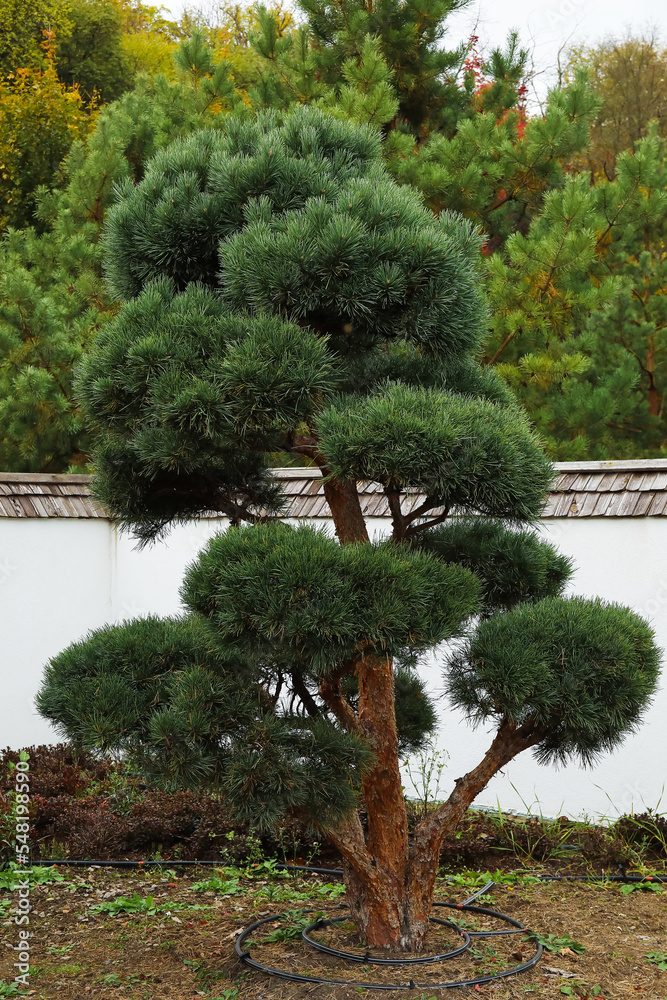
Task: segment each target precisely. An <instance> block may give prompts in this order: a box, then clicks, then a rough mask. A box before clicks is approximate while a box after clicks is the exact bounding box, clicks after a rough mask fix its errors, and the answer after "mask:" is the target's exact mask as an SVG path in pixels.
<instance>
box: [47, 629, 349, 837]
mask: <svg viewBox="0 0 667 1000" xmlns="http://www.w3.org/2000/svg"><path fill="white" fill-rule="evenodd" d="M261 678H262V674H261V665H255V666H254V667H253V665H252V664H251V662H250V661H249V660H248V658H245V659H242V658H241V657H237V656H235V655H234V653H233V652H230V651H229V650H227V651H222V652H221V650H220V648H218V645H217V644H216V637H215V636H214V635H213V633H211V632H210V630H209V629H208V627H207V625H206V622H205V621H204V620H203V619H200V618H198V617H197V616H193V617H190V618H186V619H159V618H153V617H150V618H146V619H137V620H135V621H130V622H124V623H122V624H121V625H113V626H107V627H105V628H101V629H97V630H95V631H93V632H91V633H89V635H88V636H87V637H86V638H85V639H83V640H81V641H80V642H77V643H74V644H73V645H71V646H69V647H68V648H67V649H66V650H64V651H63V652H62V653H60V654H59V655H58V656H56V657H54V658H53V659H52V660H51V662H50V663H49V664H48V666H47V668H46V676H45V680H44V684H43V686H42V689H41V691H40V694H39V696H38V699H37V705H38V708H39V710H40V712H41V714H42V715H44V716H45V717H46V718H47V719H50V720H51V721H52V722H53V723H55V724H56V726H57V727H58V729H59V730H60V731H61V733H62V734H63V735H64V736H65V738H66V739H67V740H69V741H70V742H71V743H73V744H74V745H75V746H77V747H82V748H90V749H93V750H98V749H102V750H109V749H114V750H117V751H120V752H121V753H123V755H124V756H125V757H126V758H127V759H128V760H129V761H131V763H132V764H133V765H134V766H136V767H137V768H138V769H139V770H140V771H141V772H142V773H143V774H144V775H145V776H146V777H147V778H148V779H149V780H151V781H153V782H155V783H156V784H158V785H160V786H161V787H164V788H167V789H170V790H174V789H178V788H182V787H184V786H185V787H188V786H190V787H200V786H207V787H213V788H218V789H219V790H221V791H222V793H223V794H224V796H225V799H226V802H227V805H228V807H229V809H230V810H232V811H233V812H234V813H235V814H236V815H237V816H238V817H239V818H240V819H242V820H247V821H249V822H251V823H252V824H253V825H255V826H257V827H258V828H267V827H271V826H272V825H273V824H274V823H275V822H276V820H277V819H278V818H279V817H280V816H281V815H284V814H285V813H286V812H290V811H292V812H296V813H297V814H300V815H301V816H302V817H303V818H304V819H306V820H307V821H309V822H313V823H315V822H320V823H324V824H326V823H327V822H329V823H335V822H336V820H337V819H338V818H339V817H340V816H341V815H343V814H345V812H347V811H348V810H349V809H350V808H351V807H352V806H353V804H354V801H355V797H354V788H353V786H352V784H351V781H350V777H351V776H352V775H354V774H356V775H357V776H358V774H359V769H360V768H362V767H363V766H365V764H366V763H367V761H368V760H369V753H368V751H367V749H366V748H365V747H364V746H363V745H361V744H360V743H359V741H358V740H356V739H354V738H353V737H350V736H348V735H347V734H346V733H342V732H340V731H339V730H337V729H336V727H335V726H333V724H332V723H331V722H330V721H329V720H328V719H327V718H326V716H325V715H321V716H320V717H318V718H315V719H311V720H304V719H303V718H301V717H300V716H298V715H290V714H289V713H288V712H285V713H282V714H280V713H279V714H278V715H274V712H273V705H272V704H271V703H270V702H269V701H268V700H267V698H266V694H265V692H264V688H263V686H262V684H261V683H260V681H261Z"/></svg>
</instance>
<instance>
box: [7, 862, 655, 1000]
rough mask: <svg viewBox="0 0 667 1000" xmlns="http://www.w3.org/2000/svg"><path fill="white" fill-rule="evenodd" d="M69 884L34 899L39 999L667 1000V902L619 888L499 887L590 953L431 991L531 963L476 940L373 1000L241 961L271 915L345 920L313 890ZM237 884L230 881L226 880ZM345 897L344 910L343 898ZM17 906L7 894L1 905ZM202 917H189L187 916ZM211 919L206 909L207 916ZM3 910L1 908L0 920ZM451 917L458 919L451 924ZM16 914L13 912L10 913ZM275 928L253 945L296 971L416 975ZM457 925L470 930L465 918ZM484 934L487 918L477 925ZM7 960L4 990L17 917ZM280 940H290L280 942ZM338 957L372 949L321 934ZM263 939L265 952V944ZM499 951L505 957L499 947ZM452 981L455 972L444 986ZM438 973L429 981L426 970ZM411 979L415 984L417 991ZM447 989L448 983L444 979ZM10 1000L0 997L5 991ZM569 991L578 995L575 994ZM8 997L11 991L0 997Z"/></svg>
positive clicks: (456, 891)
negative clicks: (135, 900)
mask: <svg viewBox="0 0 667 1000" xmlns="http://www.w3.org/2000/svg"><path fill="white" fill-rule="evenodd" d="M64 874H65V876H66V881H65V882H62V883H52V884H46V885H42V886H35V887H34V888H33V889H32V894H31V904H32V922H31V930H32V931H33V932H34V935H35V936H34V939H33V940H32V942H31V953H32V978H31V981H30V987H31V991H32V992H31V995H32V996H33V997H35V998H36V1000H56V998H57V1000H85V998H87V997H95V998H98V1000H120V998H135V1000H163V998H164V1000H192V998H195V997H197V996H202V997H208V998H209V1000H213V998H218V997H223V998H225V1000H235V993H234V991H235V990H237V991H238V992H237V993H236V997H238V998H240V1000H306V998H308V1000H348V998H357V997H359V996H360V995H362V994H363V995H365V996H367V997H372V996H374V997H381V996H387V997H392V996H395V997H397V998H398V997H406V998H407V997H410V998H417V997H419V998H423V1000H430V998H431V997H436V998H440V997H449V998H455V997H462V998H464V997H473V996H476V997H487V998H488V997H498V998H502V997H507V998H509V997H512V998H514V997H533V996H534V997H551V998H558V1000H563V998H564V997H565V996H567V995H570V996H573V997H581V998H587V997H589V996H590V997H593V996H597V997H598V1000H623V998H629V997H633V998H636V997H646V998H651V1000H665V998H667V972H663V971H660V970H659V969H658V968H657V966H656V965H655V964H651V963H650V962H648V961H647V960H646V958H645V956H646V955H648V954H650V953H656V952H667V892H665V891H663V892H660V893H658V892H650V891H634V892H632V893H630V894H629V895H621V894H620V892H619V889H618V887H617V886H611V885H599V884H582V883H566V882H561V883H541V884H534V885H516V886H515V887H511V886H507V885H501V886H497V887H496V888H495V889H494V890H493V892H492V894H491V896H490V897H489V896H487V897H484V898H483V899H480V900H479V901H478V902H479V903H480V904H482V905H485V906H489V907H490V908H493V909H497V910H500V911H502V912H504V913H507V914H509V915H511V916H513V917H515V918H516V919H519V920H521V921H523V922H524V923H525V924H526V925H527V926H529V927H530V928H531V929H532V930H534V931H535V932H537V933H539V934H543V935H546V934H553V935H555V936H556V937H564V936H566V935H569V937H570V938H571V939H572V940H573V941H576V942H579V943H581V944H582V945H584V946H585V948H586V950H585V952H584V953H583V954H581V955H577V954H575V953H574V952H572V951H571V949H570V950H568V949H566V948H564V949H563V950H562V953H550V952H546V953H545V955H544V957H543V958H542V960H541V961H540V963H539V964H538V965H537V966H536V967H535V968H534V969H531V970H529V971H528V972H524V973H521V974H520V975H518V976H516V977H513V978H512V979H507V980H501V981H499V982H498V983H494V984H492V985H487V986H482V987H478V988H476V989H474V990H473V989H469V988H464V989H459V990H457V991H455V992H452V991H451V990H438V989H435V988H432V987H430V986H429V983H433V982H436V981H438V980H439V977H440V976H442V978H443V979H446V980H449V979H451V978H455V977H458V976H459V975H462V976H468V975H471V974H472V975H473V976H476V975H479V974H480V973H482V974H483V973H484V972H485V971H486V970H490V969H492V968H496V967H502V966H503V962H506V963H509V964H510V965H515V964H517V961H518V960H519V959H522V960H523V959H524V956H525V957H529V955H530V954H532V948H533V946H532V944H531V943H530V942H526V941H524V940H523V935H513V936H511V937H508V938H494V939H485V940H484V939H483V940H481V941H477V942H474V946H475V953H472V954H470V953H469V954H468V955H467V956H466V957H465V958H461V959H456V960H454V961H452V962H448V963H446V966H444V967H443V966H438V967H437V968H434V969H430V970H429V967H428V966H426V967H420V968H419V972H418V973H413V974H412V978H414V980H415V982H417V983H423V984H424V985H423V987H422V988H421V989H415V990H409V989H408V990H405V991H400V992H395V993H394V992H387V993H385V992H376V991H371V990H363V991H360V990H359V988H355V987H354V986H327V985H313V984H301V983H290V982H286V981H281V980H279V979H273V978H269V977H267V976H265V975H262V974H261V973H258V972H253V971H248V970H247V967H245V966H243V965H241V964H240V963H239V962H238V960H237V958H236V956H235V953H234V941H235V939H236V936H237V934H238V933H239V931H240V929H241V928H243V927H245V926H247V925H248V924H251V923H253V922H255V921H257V920H259V919H261V918H262V917H264V916H269V915H274V914H275V915H280V914H282V913H284V912H285V911H296V910H299V909H306V908H309V909H310V908H312V909H313V910H314V911H315V913H317V912H323V913H325V914H326V915H332V916H340V915H341V913H342V912H343V911H341V910H339V909H337V907H338V906H339V905H340V904H341V902H343V903H344V896H342V897H336V896H335V892H336V890H335V889H334V890H333V892H331V891H330V890H327V889H326V888H323V886H324V883H323V882H322V881H321V880H317V879H314V878H312V877H311V878H308V879H296V878H294V877H288V878H285V879H279V880H271V881H269V880H265V879H253V880H250V879H247V880H246V879H243V878H241V880H240V884H239V887H238V890H239V891H236V893H235V894H233V895H227V896H222V895H220V893H219V892H217V893H216V892H212V891H211V892H194V891H192V889H191V886H192V885H193V884H194V883H195V882H199V881H202V880H203V879H208V878H210V876H211V874H212V871H211V869H202V870H199V871H192V870H188V872H187V874H183V875H181V874H179V875H177V876H174V875H173V873H165V872H162V873H159V872H156V871H150V870H145V871H138V872H129V873H128V872H116V871H110V870H108V869H99V868H96V869H84V870H77V871H76V872H73V871H71V870H70V871H68V870H64ZM223 878H225V876H223ZM135 894H138V896H139V897H140V898H145V897H147V896H152V897H153V900H154V905H155V907H156V908H157V912H156V913H153V914H152V915H151V914H138V913H133V914H120V915H117V916H113V915H110V914H104V913H98V914H93V913H91V912H90V911H91V907H94V906H96V905H99V904H100V903H105V902H107V903H110V902H111V903H112V902H113V901H114V900H116V899H118V897H120V896H124V897H132V896H134V895H135ZM470 894H471V891H470V890H468V889H466V888H465V887H461V886H452V885H446V884H445V883H444V882H443V883H442V884H440V885H439V889H438V892H437V894H436V896H437V898H439V899H445V900H447V901H450V902H459V901H462V900H463V899H464V898H466V896H468V895H470ZM332 897H333V898H332ZM3 901H4V902H5V903H7V902H10V903H11V902H12V894H11V893H9V892H7V891H3V892H1V893H0V905H1V904H2V902H3ZM193 906H196V907H199V908H198V909H189V908H188V907H193ZM202 907H204V908H202ZM1 912H2V911H1V910H0V913H1ZM451 912H452V911H445V916H449V914H450V913H451ZM5 913H6V911H5ZM298 919H299V916H298V914H295V915H293V916H292V917H291V918H290V919H288V920H287V921H281V920H275V921H272V922H271V924H269V925H264V927H263V928H262V929H261V931H260V930H258V932H257V933H253V939H255V940H256V941H257V944H256V945H254V946H252V947H251V948H250V950H251V953H252V955H253V957H255V958H257V959H258V960H259V961H262V962H266V963H267V964H271V965H275V966H279V967H281V968H285V969H287V970H289V971H291V972H301V973H305V974H310V975H312V974H319V973H322V974H323V975H327V976H330V977H332V978H336V979H346V980H357V981H363V980H366V981H368V980H370V979H372V981H374V982H382V981H387V982H389V981H392V977H394V981H398V982H405V981H406V973H405V969H400V968H399V969H397V970H392V969H390V968H382V967H378V966H373V967H368V966H362V965H349V964H346V965H343V964H342V963H341V962H339V961H338V960H336V959H333V958H329V957H327V956H325V955H322V954H320V953H318V952H315V951H312V950H311V949H309V948H307V946H306V945H304V944H303V942H302V941H301V939H300V937H297V938H295V939H292V940H290V939H288V940H284V941H275V940H274V941H266V937H267V936H269V935H273V936H274V937H275V936H280V931H281V929H284V927H285V926H286V925H287V926H289V925H290V923H291V924H295V923H297V922H298ZM454 919H458V920H459V921H460V919H461V915H460V914H459V915H458V917H455V918H454ZM464 919H469V922H471V923H473V922H475V921H476V920H478V918H473V917H470V918H469V915H465V917H464ZM272 925H276V926H272ZM0 927H1V928H2V938H3V942H4V944H5V946H6V950H4V949H3V952H2V953H1V954H0V958H1V961H0V982H2V981H3V980H5V981H6V982H10V981H11V980H12V979H13V976H14V971H13V969H12V963H13V961H14V960H15V959H14V957H13V954H12V952H11V951H10V949H11V948H12V947H13V945H14V944H15V943H16V941H17V939H18V935H17V928H16V927H15V926H14V925H13V923H11V921H10V920H9V919H7V916H5V919H4V920H0ZM276 932H278V934H277V935H276ZM314 936H316V937H317V938H318V939H320V940H322V941H325V942H326V943H328V944H333V945H334V946H335V947H343V948H344V949H345V950H350V951H355V950H359V949H362V950H363V944H362V943H361V942H359V941H358V940H357V939H356V935H355V934H354V932H353V931H352V930H351V928H350V927H349V926H348V925H347V924H342V925H336V927H335V928H332V927H329V928H323V929H321V930H319V931H317V932H315V933H314ZM432 938H433V939H432V940H430V941H429V942H427V946H428V947H429V948H431V947H432V948H434V949H437V950H438V951H441V950H443V943H444V944H445V945H446V947H447V948H449V947H451V946H452V945H453V944H455V943H456V942H458V941H460V938H457V936H456V933H455V932H454V931H451V930H445V931H444V932H443V931H441V930H440V931H434V932H433V936H432ZM262 940H263V941H264V943H262ZM491 947H492V948H493V953H490V952H489V948H491ZM443 969H444V970H445V974H444V975H443ZM426 970H429V971H426ZM409 978H410V977H409V976H408V981H409ZM439 981H442V980H441V979H440V980H439ZM0 989H1V988H0ZM564 989H565V990H567V989H569V990H570V991H571V992H570V993H569V994H567V993H564V992H563V990H564ZM0 996H2V993H1V992H0Z"/></svg>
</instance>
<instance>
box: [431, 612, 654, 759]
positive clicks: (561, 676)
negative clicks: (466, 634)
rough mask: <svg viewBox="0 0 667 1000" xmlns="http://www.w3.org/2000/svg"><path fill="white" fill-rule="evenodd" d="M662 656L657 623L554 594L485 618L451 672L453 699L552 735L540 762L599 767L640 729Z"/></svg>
mask: <svg viewBox="0 0 667 1000" xmlns="http://www.w3.org/2000/svg"><path fill="white" fill-rule="evenodd" d="M660 659H661V654H660V651H659V650H658V648H657V647H656V645H655V643H654V635H653V632H652V630H651V628H650V627H649V626H648V624H647V623H646V622H645V621H644V620H643V619H642V618H640V617H639V615H636V614H635V613H634V612H633V611H630V609H629V608H624V607H621V606H620V605H617V604H606V603H604V602H603V601H600V600H586V599H584V598H579V597H572V598H568V599H563V598H553V597H551V598H545V599H544V600H542V601H538V602H537V603H535V604H520V605H519V606H518V607H516V608H515V609H514V610H513V611H509V612H507V613H506V614H499V615H494V616H493V617H492V618H489V619H487V620H486V621H483V622H482V623H481V624H480V626H479V628H478V630H477V631H476V633H475V634H474V635H473V636H472V637H471V638H470V639H469V640H467V641H466V644H465V646H464V648H463V649H462V650H461V651H460V652H459V653H458V654H457V655H456V656H455V657H454V658H453V659H452V661H451V662H450V665H449V668H448V681H447V687H448V693H449V695H450V697H451V699H452V701H453V702H454V704H456V705H458V706H460V707H461V708H463V709H465V711H466V712H467V713H468V714H469V715H470V716H471V717H472V718H474V719H477V720H482V719H486V718H488V717H490V716H496V717H505V718H507V719H509V720H511V721H512V722H516V723H518V724H520V725H527V726H528V727H529V728H530V729H531V730H532V731H534V732H536V733H539V732H543V733H544V736H543V738H542V740H541V741H540V743H539V744H538V745H537V749H536V755H537V757H538V759H539V760H541V761H543V762H548V761H550V760H561V761H565V760H566V759H567V758H568V757H570V756H576V757H579V758H580V759H581V760H583V761H584V762H585V763H590V762H592V761H593V760H594V759H595V758H596V757H597V755H598V754H600V753H601V752H602V751H604V750H612V749H613V748H614V747H615V746H616V745H617V744H618V743H619V742H621V740H622V739H623V738H624V737H625V736H626V735H627V734H628V733H630V732H632V731H633V730H634V729H636V728H637V726H638V723H639V719H640V716H641V714H642V712H643V711H644V710H645V709H646V707H647V706H648V704H649V703H650V700H651V697H652V696H653V694H654V692H655V689H656V683H657V679H658V672H659V667H660Z"/></svg>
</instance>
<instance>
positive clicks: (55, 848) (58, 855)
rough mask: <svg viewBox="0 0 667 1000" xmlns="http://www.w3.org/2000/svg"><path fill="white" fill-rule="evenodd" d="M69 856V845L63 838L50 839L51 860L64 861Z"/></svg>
mask: <svg viewBox="0 0 667 1000" xmlns="http://www.w3.org/2000/svg"><path fill="white" fill-rule="evenodd" d="M68 857H69V847H68V846H67V843H66V842H65V841H64V840H52V841H51V846H50V847H49V859H50V860H51V861H66V860H67V858H68Z"/></svg>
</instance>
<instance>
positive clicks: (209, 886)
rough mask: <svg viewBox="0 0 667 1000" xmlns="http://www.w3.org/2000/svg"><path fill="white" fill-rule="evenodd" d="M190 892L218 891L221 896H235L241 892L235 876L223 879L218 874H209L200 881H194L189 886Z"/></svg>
mask: <svg viewBox="0 0 667 1000" xmlns="http://www.w3.org/2000/svg"><path fill="white" fill-rule="evenodd" d="M190 890H191V891H192V892H218V893H220V895H221V896H236V895H237V894H238V893H239V892H242V891H243V890H242V889H241V887H240V885H239V880H238V879H237V878H231V879H223V878H220V875H211V877H210V878H207V879H204V880H203V881H201V882H195V883H194V884H193V885H191V886H190Z"/></svg>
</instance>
